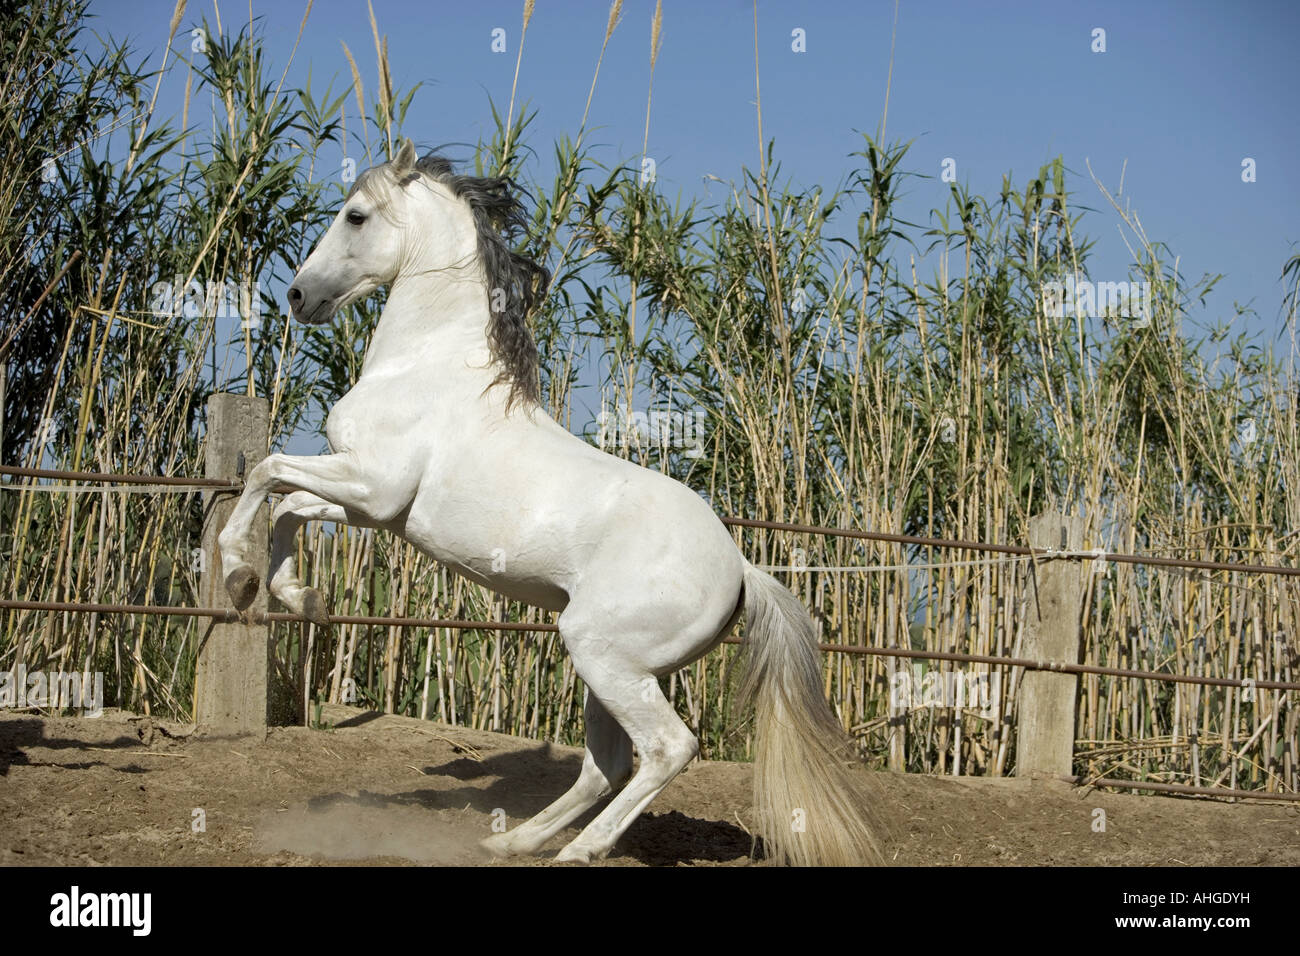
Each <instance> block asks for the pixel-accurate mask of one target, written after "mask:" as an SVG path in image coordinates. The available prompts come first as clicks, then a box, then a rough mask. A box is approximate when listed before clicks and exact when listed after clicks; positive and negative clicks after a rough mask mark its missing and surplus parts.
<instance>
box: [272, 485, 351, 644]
mask: <svg viewBox="0 0 1300 956" xmlns="http://www.w3.org/2000/svg"><path fill="white" fill-rule="evenodd" d="M271 518H272V524H273V528H274V530H273V532H272V535H271V564H270V569H269V571H268V574H267V579H266V586H267V587H268V588H269V589H270V591H271V593H272V594H274V595H275V596H276V597H278V598H279V599H280V601H281V602H282V603H283V604H284V606H285V607H287V608H288V609H289V610H290V611H292V612H293V613H294V614H301V615H302V616H303V617H305V618H307V619H308V620H309V621H314V622H315V623H317V624H320V625H325V624H328V623H329V610H328V609H327V608H326V606H325V599H324V598H323V597H322V596H321V593H320V591H318V590H316V589H315V588H309V587H307V586H306V585H304V584H303V583H302V581H301V580H299V578H298V572H297V569H296V568H295V566H294V565H295V562H294V551H295V548H294V536H295V535H297V533H298V529H299V528H301V527H302V526H303V525H304V524H306V523H307V522H308V521H338V522H340V523H346V522H347V520H348V515H347V512H346V511H345V510H344V509H343V508H342V507H341V506H339V505H334V504H330V503H329V502H328V501H326V500H325V499H324V498H318V497H317V496H316V495H313V494H312V493H311V492H309V491H295V492H294V493H293V494H291V495H286V496H285V497H284V499H283V500H281V502H280V503H279V504H278V505H276V506H275V511H273V512H272V513H271Z"/></svg>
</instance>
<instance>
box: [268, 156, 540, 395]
mask: <svg viewBox="0 0 1300 956" xmlns="http://www.w3.org/2000/svg"><path fill="white" fill-rule="evenodd" d="M511 187H512V183H511V182H510V180H509V179H506V178H505V177H477V176H458V175H455V174H454V173H453V172H452V168H451V163H450V162H448V161H447V160H446V159H443V158H442V157H439V156H434V155H429V156H424V157H423V158H420V159H418V160H417V159H416V156H415V146H414V145H413V144H412V143H411V141H410V140H409V139H408V140H406V141H405V142H404V143H403V144H402V148H401V149H400V150H398V152H397V156H396V157H394V158H393V160H392V161H391V162H388V163H384V164H382V165H379V166H375V167H373V168H371V169H368V170H366V171H365V172H364V173H362V174H361V175H360V176H358V177H357V181H356V182H355V183H354V184H353V185H352V189H351V191H350V192H349V193H348V195H347V199H346V200H345V201H344V203H343V208H342V209H340V210H339V213H338V215H337V216H336V217H335V218H334V222H333V223H332V224H331V225H330V227H329V229H328V230H327V231H326V233H325V236H324V238H322V239H321V241H320V242H319V243H317V245H316V248H315V249H313V250H312V253H311V255H309V256H308V257H307V261H306V262H304V263H303V264H302V268H301V269H299V270H298V274H297V276H295V277H294V280H293V284H292V285H291V286H290V287H289V306H290V308H291V309H292V311H293V317H294V318H295V319H297V320H298V321H300V322H306V323H308V324H312V325H319V324H321V323H324V322H327V321H329V319H330V317H331V316H332V315H333V314H334V313H335V312H336V311H337V310H338V309H340V308H342V307H343V306H345V305H347V304H348V303H349V302H353V301H355V300H356V299H360V298H362V297H364V296H366V295H369V294H370V293H371V292H373V291H375V289H377V288H379V287H380V286H383V285H389V284H391V283H393V282H394V281H396V280H397V279H398V278H399V277H400V276H403V275H416V274H425V275H434V274H441V275H443V276H445V277H446V278H447V279H448V280H449V281H452V280H457V279H460V280H464V279H471V280H474V281H478V282H480V283H481V284H482V285H483V294H484V302H485V303H487V304H488V307H489V318H488V322H487V336H488V344H489V346H490V348H491V351H492V356H493V358H494V359H495V360H496V361H497V363H498V364H499V365H500V366H501V375H500V378H499V379H498V380H499V381H502V382H506V383H508V384H509V385H510V388H511V400H512V401H513V400H515V399H518V398H523V399H528V400H532V401H535V400H536V398H537V347H536V346H535V345H534V343H533V338H532V335H531V334H530V333H529V331H528V324H527V318H528V314H529V313H530V312H531V311H532V309H533V308H534V307H535V306H536V304H537V302H538V300H539V297H540V295H541V294H542V293H544V291H545V289H546V285H547V283H548V282H549V278H550V276H549V273H548V272H547V270H546V269H545V268H543V267H542V266H540V265H538V264H537V263H535V262H533V261H532V260H531V259H529V258H527V257H526V256H522V255H520V254H519V253H517V252H515V251H513V250H512V249H511V248H510V245H509V243H508V242H507V237H509V236H510V235H511V234H513V233H514V232H516V231H522V230H523V228H524V226H525V224H526V219H525V216H524V208H523V206H522V205H521V204H520V202H519V200H518V199H517V198H515V195H514V193H513V191H512V188H511ZM503 233H504V235H503Z"/></svg>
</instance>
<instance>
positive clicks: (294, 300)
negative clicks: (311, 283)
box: [289, 285, 302, 311]
mask: <svg viewBox="0 0 1300 956" xmlns="http://www.w3.org/2000/svg"><path fill="white" fill-rule="evenodd" d="M289 306H290V308H292V309H294V310H295V311H297V310H298V309H300V308H302V290H301V289H299V288H298V287H297V286H296V285H291V286H289Z"/></svg>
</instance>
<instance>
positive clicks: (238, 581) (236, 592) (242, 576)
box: [226, 568, 257, 611]
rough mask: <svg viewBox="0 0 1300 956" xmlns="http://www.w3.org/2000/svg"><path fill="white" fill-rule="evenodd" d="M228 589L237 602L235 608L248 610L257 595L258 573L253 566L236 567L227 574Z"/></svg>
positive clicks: (233, 599) (231, 597) (231, 598)
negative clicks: (254, 571) (253, 569)
mask: <svg viewBox="0 0 1300 956" xmlns="http://www.w3.org/2000/svg"><path fill="white" fill-rule="evenodd" d="M226 591H227V592H228V593H229V594H230V600H231V601H233V602H234V603H235V610H237V611H244V610H247V609H248V607H249V606H250V605H251V604H252V603H253V599H254V598H255V597H257V575H256V574H254V573H253V571H252V569H251V568H236V569H235V570H234V571H231V572H230V573H229V574H227V575H226Z"/></svg>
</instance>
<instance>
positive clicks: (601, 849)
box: [218, 140, 879, 865]
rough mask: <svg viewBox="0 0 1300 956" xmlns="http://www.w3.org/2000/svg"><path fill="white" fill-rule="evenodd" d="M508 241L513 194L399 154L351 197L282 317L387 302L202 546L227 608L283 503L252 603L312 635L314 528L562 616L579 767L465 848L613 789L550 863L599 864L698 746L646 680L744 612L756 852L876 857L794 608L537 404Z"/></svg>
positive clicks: (244, 589)
mask: <svg viewBox="0 0 1300 956" xmlns="http://www.w3.org/2000/svg"><path fill="white" fill-rule="evenodd" d="M523 223H524V217H523V207H522V206H521V205H520V203H519V202H518V200H517V199H516V198H515V197H514V195H513V194H512V192H511V183H510V181H509V180H507V179H504V178H476V177H470V176H460V175H455V174H454V173H453V172H452V168H451V165H450V164H449V163H448V162H447V161H446V160H445V159H442V158H439V157H437V156H432V155H430V156H425V157H423V158H421V159H419V160H417V159H416V154H415V148H414V146H413V145H412V144H411V142H410V141H409V140H407V141H406V142H404V143H403V145H402V147H401V149H400V150H399V152H398V154H397V156H396V158H395V159H393V160H392V161H391V162H388V163H385V164H383V165H380V166H376V167H374V168H372V169H369V170H367V171H366V172H365V173H363V174H362V175H361V176H360V177H359V178H358V179H357V181H356V183H355V184H354V185H353V188H352V190H351V191H350V192H349V194H348V197H347V199H346V201H345V202H344V204H343V208H342V209H341V210H340V211H339V213H338V215H337V217H336V218H335V220H334V222H333V223H332V224H331V225H330V228H329V230H328V231H327V232H326V233H325V237H324V238H323V239H322V240H321V241H320V243H319V245H317V246H316V248H315V249H314V250H313V252H312V253H311V255H310V256H308V258H307V261H306V262H305V263H304V264H303V266H302V268H301V269H300V270H299V272H298V275H297V276H296V277H295V279H294V282H293V285H292V286H291V287H290V289H289V304H290V307H291V309H292V311H293V316H294V318H295V319H297V320H298V321H301V322H306V323H311V324H319V323H323V322H325V321H327V320H328V319H329V318H330V316H331V315H333V313H334V312H335V310H337V309H338V308H340V307H342V306H344V305H346V304H347V303H349V302H352V301H353V300H355V299H358V298H360V297H362V296H365V295H368V294H369V293H371V292H373V291H374V290H375V289H376V288H378V287H380V286H383V285H387V286H388V287H389V294H388V300H387V303H386V305H385V307H384V310H383V313H382V315H381V316H380V319H379V322H378V324H377V325H376V327H375V330H374V335H373V337H372V339H371V341H370V345H369V349H368V351H367V352H366V357H365V363H364V366H363V369H362V373H361V376H360V378H359V379H358V380H357V383H356V385H355V386H354V387H353V388H352V389H351V391H349V392H348V393H347V394H346V395H344V396H343V398H342V399H340V400H339V402H338V404H336V405H335V406H334V407H333V408H332V409H331V410H330V413H329V416H328V419H327V421H326V425H325V433H326V437H327V438H328V439H329V445H330V449H331V452H332V453H331V454H328V455H321V456H318V457H300V456H292V455H281V454H272V455H270V456H268V457H267V458H266V459H264V460H263V461H262V462H261V463H260V464H258V465H257V466H256V467H255V468H253V469H252V471H251V472H250V474H249V476H248V480H247V484H246V486H245V488H244V491H243V495H242V496H241V498H240V500H239V503H238V505H237V506H236V508H235V510H234V512H233V514H232V515H231V517H230V521H229V522H228V523H227V525H226V527H225V528H224V529H223V530H222V532H221V535H220V537H219V539H218V543H219V547H220V551H221V561H222V567H223V569H224V571H225V574H226V578H225V582H226V587H227V588H228V590H229V591H230V594H231V597H232V598H233V600H234V602H235V605H236V606H237V607H238V608H240V609H241V610H242V609H245V608H247V607H248V606H249V605H250V604H251V603H252V601H253V598H254V597H255V595H256V593H257V588H258V585H259V582H258V580H257V576H256V574H255V573H254V572H253V570H252V569H251V567H250V566H249V563H248V547H249V545H248V541H249V533H250V530H251V527H252V522H253V521H254V520H255V517H256V514H257V511H258V508H259V507H260V505H261V504H262V502H263V501H264V500H265V499H266V496H267V495H268V494H270V493H272V492H291V493H289V494H287V495H286V497H285V498H284V499H283V500H282V501H281V502H280V503H279V504H278V506H277V507H276V508H275V510H274V516H273V517H274V533H273V542H272V555H271V565H270V573H269V575H268V580H267V586H268V587H269V588H270V591H271V593H272V594H274V595H275V596H276V597H277V598H279V599H280V600H281V601H282V602H283V603H284V604H285V606H287V607H288V608H290V609H291V610H292V611H294V612H295V613H299V614H302V615H305V616H306V617H307V618H309V619H311V620H313V621H317V622H319V623H321V624H326V623H328V620H329V617H328V613H327V612H326V608H325V602H324V600H323V598H322V597H321V595H320V593H319V592H318V591H316V590H315V589H313V588H308V587H305V586H304V585H303V583H302V582H301V581H300V580H298V578H297V577H296V575H295V570H294V560H293V549H294V537H295V534H296V532H297V530H298V528H300V527H301V526H302V525H303V524H304V523H305V522H307V521H310V520H322V521H334V522H345V523H347V524H352V525H360V526H363V527H372V528H382V529H385V530H387V531H390V532H392V533H393V534H396V535H400V536H401V537H403V538H405V539H406V540H407V541H410V542H411V543H412V544H414V545H415V546H416V547H418V548H419V549H420V550H421V551H422V552H424V553H425V554H427V555H429V556H431V557H432V558H434V559H435V560H437V561H439V562H441V563H442V564H444V565H446V566H447V567H449V568H451V569H452V570H454V571H456V572H458V573H460V574H462V575H464V576H465V577H466V578H469V579H470V580H472V581H476V582H478V583H479V584H482V585H485V586H486V587H489V588H491V589H493V590H495V591H498V592H500V593H502V594H505V595H508V596H509V597H511V598H514V599H517V600H520V601H524V602H527V603H529V604H534V605H537V606H540V607H542V608H546V609H548V610H551V611H558V612H560V616H559V629H560V635H561V637H562V639H563V641H564V646H565V648H566V649H567V650H568V652H569V654H570V655H571V656H572V658H573V664H574V668H575V670H576V671H577V673H578V675H579V676H580V677H581V678H582V680H583V683H585V684H586V688H587V693H586V704H585V717H586V743H587V748H586V754H585V756H584V759H583V762H582V770H581V772H580V773H579V775H578V780H577V782H576V783H574V785H573V786H572V787H571V788H570V789H569V790H568V791H567V792H566V793H564V794H563V795H562V796H561V797H559V799H557V800H556V801H555V802H554V803H552V804H551V805H550V806H548V807H547V808H546V809H545V810H543V811H541V812H540V813H538V814H537V815H536V816H535V817H533V818H532V819H530V820H528V821H526V822H525V823H522V824H520V825H519V826H517V827H515V828H514V829H513V830H511V831H509V832H507V833H501V834H497V835H494V836H492V837H489V838H488V839H487V840H485V841H484V846H486V847H487V848H488V849H489V850H491V851H492V852H494V853H496V854H499V855H506V854H528V853H535V852H537V851H538V850H539V849H540V848H541V847H542V846H543V845H544V844H545V843H546V842H547V841H548V840H549V839H550V838H551V837H552V836H554V835H555V834H556V833H558V832H559V831H560V830H562V829H563V828H564V827H565V826H567V825H568V824H569V823H571V822H572V821H573V820H575V819H576V818H577V817H578V816H580V815H581V814H582V813H583V812H584V811H585V810H587V809H588V808H589V807H591V806H592V805H593V804H595V802H596V801H597V800H599V799H600V798H601V797H604V796H606V795H608V794H610V793H614V794H615V796H614V797H613V799H612V800H611V801H610V802H609V804H608V805H607V806H606V807H605V808H604V810H602V811H601V813H600V814H599V815H598V816H596V817H595V819H594V820H592V821H591V823H590V824H589V825H588V826H587V827H586V828H585V829H584V830H583V831H582V832H581V833H580V834H579V835H578V836H577V838H576V839H574V840H573V841H572V842H571V843H569V844H568V845H567V846H566V847H564V849H563V850H562V851H561V852H560V854H559V856H558V857H557V859H558V860H561V861H581V862H589V861H591V860H594V859H601V858H603V857H604V856H605V855H606V854H608V853H609V851H610V850H611V848H612V847H613V846H614V843H615V841H617V840H618V838H619V837H620V836H621V835H622V834H623V832H624V831H625V830H626V829H627V828H628V826H629V825H630V824H631V823H632V821H633V820H634V819H636V817H637V816H638V815H639V814H640V813H641V812H642V811H643V810H644V809H645V807H646V805H647V804H648V803H650V801H651V800H652V799H654V797H655V796H656V795H657V794H658V793H659V791H661V790H662V789H663V788H664V787H665V786H666V785H667V784H668V782H669V781H670V780H671V779H672V778H673V777H674V776H676V775H677V773H678V772H680V771H681V770H682V768H684V767H685V766H686V765H687V763H689V762H690V760H691V758H692V757H694V756H695V755H696V753H697V752H698V750H699V743H698V741H697V740H696V739H695V737H694V735H693V734H692V733H691V732H690V730H689V729H688V728H687V727H686V725H685V724H684V723H683V722H682V721H681V719H680V718H679V717H678V716H677V714H676V713H675V712H674V710H673V707H672V705H671V704H670V703H669V702H668V700H667V699H666V698H665V696H664V694H663V692H662V691H661V690H660V687H659V683H658V681H657V679H656V678H658V677H660V676H662V675H665V674H669V673H671V672H673V671H675V670H677V669H679V668H681V667H683V666H685V665H686V664H689V663H691V662H692V661H694V660H696V659H697V658H699V657H701V656H703V655H704V654H706V653H707V652H708V651H709V650H710V649H711V648H713V647H714V646H715V645H717V644H718V642H719V641H721V640H722V638H723V637H725V636H726V635H727V633H728V632H729V631H730V630H731V628H732V626H733V625H734V624H735V623H736V621H737V619H738V618H739V617H740V614H741V612H742V610H743V612H744V614H745V617H746V629H747V635H748V636H747V660H746V667H745V674H744V677H743V678H742V683H741V694H740V697H741V700H742V702H743V703H752V704H753V705H754V707H755V708H756V725H755V775H754V789H755V809H756V816H757V822H758V828H757V829H758V832H759V834H760V835H761V836H762V837H763V841H764V845H765V848H766V850H767V851H768V853H769V854H770V855H771V856H773V857H775V858H777V859H778V860H781V861H784V862H790V863H795V864H848V865H853V864H863V863H873V862H878V861H879V852H878V849H877V844H876V841H875V839H874V836H873V824H872V823H871V822H870V821H871V817H870V808H869V806H868V801H867V799H866V795H865V792H864V791H863V790H862V789H861V787H862V781H861V780H860V779H858V778H857V777H856V775H855V774H854V773H853V772H852V770H851V769H850V763H851V758H850V756H849V754H848V749H849V748H848V747H847V746H846V745H847V743H848V739H847V737H846V735H845V734H844V733H843V731H842V730H841V728H840V726H839V724H838V722H837V721H836V719H835V717H834V716H833V714H832V712H831V710H830V708H829V706H828V705H827V703H826V700H825V698H824V697H823V696H822V690H821V667H820V663H819V660H820V656H819V652H818V649H817V642H816V633H815V629H814V626H813V623H812V621H811V619H810V618H809V617H808V614H807V612H806V611H805V610H804V608H803V606H802V605H801V604H800V603H799V601H798V599H797V598H795V597H794V595H793V594H791V593H790V591H788V590H787V589H786V588H785V587H783V586H782V585H781V584H779V583H778V582H777V581H776V580H775V579H774V578H772V577H771V576H770V575H768V574H765V573H763V572H762V571H759V570H757V569H756V568H754V567H753V566H752V565H750V564H749V562H748V561H746V560H745V559H744V557H743V556H742V555H741V554H740V552H739V551H738V550H737V548H736V545H735V543H734V542H733V541H732V538H731V535H730V533H729V532H728V531H727V529H726V527H725V526H724V525H723V524H722V522H721V521H719V520H718V518H717V516H716V515H714V514H713V512H712V510H711V509H710V508H709V506H708V505H707V504H706V503H705V502H704V501H703V500H702V499H701V498H700V497H699V496H698V495H697V494H695V493H694V492H693V491H691V490H690V489H689V488H687V487H686V486H685V485H682V484H680V483H679V482H677V481H675V480H673V479H672V478H669V477H667V476H665V475H663V474H660V473H659V472H655V471H651V470H649V469H646V468H642V467H640V466H638V465H635V464H632V463H631V462H628V461H624V460H623V459H620V458H615V457H613V456H612V455H608V454H606V453H604V452H602V451H600V450H598V449H596V448H594V447H592V446H591V445H589V444H588V443H587V442H585V441H583V440H582V439H580V438H578V437H576V436H574V435H572V434H570V433H569V432H568V431H567V430H566V429H564V428H562V427H561V426H560V425H559V424H557V423H556V422H555V421H554V420H552V419H551V418H550V417H549V416H548V415H547V414H546V413H545V411H544V410H543V409H542V408H541V407H540V405H539V404H538V399H537V384H536V380H537V379H536V376H537V351H536V346H535V345H534V343H533V339H532V336H531V334H530V333H529V331H528V326H527V324H526V320H527V317H528V314H529V312H530V311H531V309H532V308H533V307H534V305H535V304H536V300H537V298H538V296H539V295H541V294H542V293H543V290H544V288H545V283H546V277H547V273H546V271H545V270H544V269H542V268H541V267H540V266H538V265H536V264H535V263H533V262H531V261H529V260H528V259H526V258H525V257H523V256H520V255H518V254H517V253H515V252H513V251H512V250H511V249H510V247H509V245H508V244H507V241H506V236H509V235H511V234H513V232H514V231H515V230H516V229H517V228H519V227H521V226H522V225H523ZM503 233H504V235H503ZM634 750H635V752H636V754H637V755H638V756H639V757H640V764H639V766H638V767H637V769H636V772H635V773H633V762H632V755H633V751H634Z"/></svg>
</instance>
